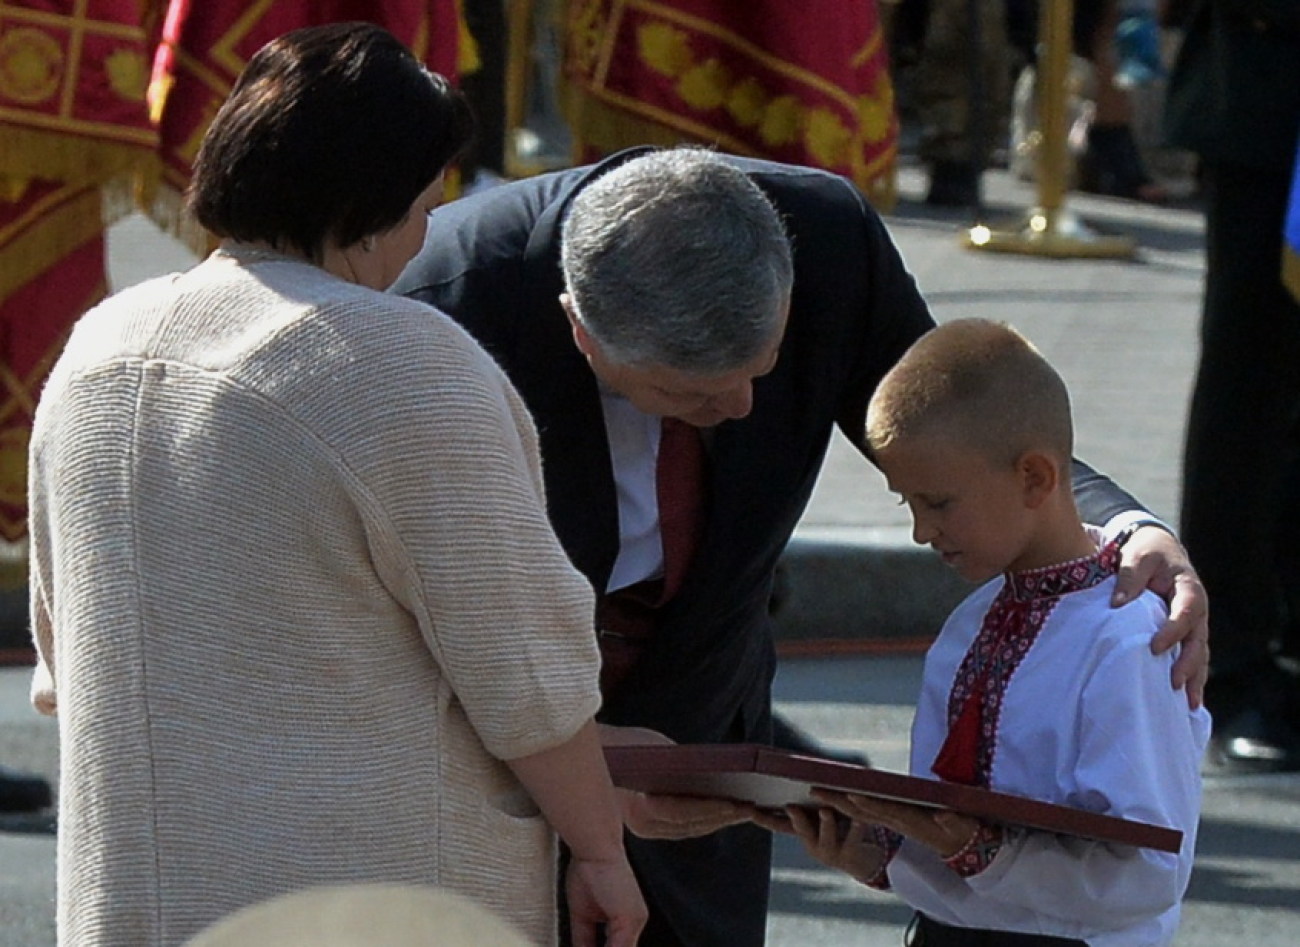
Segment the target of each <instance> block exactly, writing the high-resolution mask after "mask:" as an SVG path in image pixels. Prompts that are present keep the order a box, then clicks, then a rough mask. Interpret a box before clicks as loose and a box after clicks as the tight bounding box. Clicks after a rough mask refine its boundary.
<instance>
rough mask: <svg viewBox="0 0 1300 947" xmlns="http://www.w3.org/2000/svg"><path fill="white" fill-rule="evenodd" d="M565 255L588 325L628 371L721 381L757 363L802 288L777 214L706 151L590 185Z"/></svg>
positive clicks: (667, 154) (568, 230)
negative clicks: (656, 370)
mask: <svg viewBox="0 0 1300 947" xmlns="http://www.w3.org/2000/svg"><path fill="white" fill-rule="evenodd" d="M561 246H562V250H561V256H560V262H561V266H562V268H563V270H564V281H565V286H566V289H567V291H568V293H569V295H570V297H572V299H573V302H574V307H575V309H576V310H577V315H578V319H579V321H580V322H581V323H582V325H583V327H584V328H585V329H586V330H587V331H588V332H589V333H590V334H591V336H592V337H593V338H594V339H595V340H596V342H597V343H598V344H599V345H600V347H601V349H602V350H603V351H604V353H605V355H606V357H608V358H609V359H611V360H612V361H614V362H617V363H619V364H624V365H634V366H646V365H662V366H666V367H669V368H673V369H676V370H678V371H683V372H688V373H694V374H705V375H709V374H719V373H722V372H727V371H731V370H733V369H735V368H737V367H739V366H741V365H744V364H746V363H748V362H751V361H753V360H754V359H755V358H757V357H758V356H759V354H760V353H762V352H763V351H764V349H765V348H766V347H767V346H769V345H770V344H771V343H772V340H773V337H774V335H775V333H776V331H777V329H778V327H779V326H780V324H781V318H782V316H783V314H784V310H785V304H786V301H787V300H788V298H789V295H790V289H791V285H792V283H793V281H794V266H793V263H792V260H791V252H790V241H789V239H788V238H787V236H786V233H785V229H784V227H783V226H782V224H781V219H780V217H779V216H778V214H777V212H776V208H774V207H773V206H772V204H771V202H770V201H769V200H768V199H767V197H766V196H765V195H764V194H763V192H762V191H761V190H759V188H758V186H757V185H755V184H754V183H753V182H752V181H750V180H749V178H748V177H746V175H745V174H744V172H742V171H740V170H738V169H736V168H735V167H733V166H732V165H730V164H728V163H726V161H724V160H723V159H722V158H720V157H719V156H718V155H716V154H714V153H713V152H711V151H707V150H704V149H702V148H678V149H672V150H666V151H657V152H653V153H651V154H648V155H644V156H642V157H639V158H634V159H632V160H631V161H629V162H627V163H626V164H624V165H621V166H620V167H618V168H615V169H614V170H612V171H610V172H608V173H607V174H605V175H602V176H601V177H600V178H598V179H597V180H595V181H593V182H592V183H591V184H589V185H587V187H585V188H584V189H583V190H582V191H581V193H579V194H578V196H577V198H576V199H575V200H574V202H573V205H572V207H571V208H570V210H569V213H568V216H567V218H566V219H565V221H564V229H563V232H562V244H561Z"/></svg>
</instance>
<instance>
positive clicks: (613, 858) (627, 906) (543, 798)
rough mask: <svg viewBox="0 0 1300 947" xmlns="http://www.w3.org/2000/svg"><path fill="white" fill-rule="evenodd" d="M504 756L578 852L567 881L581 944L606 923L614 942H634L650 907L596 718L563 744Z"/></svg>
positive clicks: (614, 946) (588, 946)
mask: <svg viewBox="0 0 1300 947" xmlns="http://www.w3.org/2000/svg"><path fill="white" fill-rule="evenodd" d="M506 762H507V765H508V766H509V767H510V768H511V769H512V770H513V771H514V773H515V775H516V776H517V777H518V778H519V781H520V782H521V783H523V784H524V786H525V788H527V789H528V791H529V793H530V794H531V795H532V797H533V801H534V802H536V803H537V805H538V807H539V808H540V809H541V810H542V813H543V815H545V816H546V820H547V821H548V822H549V823H550V824H551V827H552V828H554V829H555V831H556V832H557V833H558V834H559V836H560V838H562V839H563V840H564V843H565V844H566V845H567V846H568V847H569V851H570V852H571V853H572V856H573V859H572V861H571V862H570V863H569V869H568V877H567V878H566V879H565V884H566V890H567V893H568V902H569V912H570V920H571V923H572V930H573V943H574V945H575V947H595V945H596V943H597V930H598V928H599V927H600V926H601V925H604V930H605V940H604V943H605V944H606V945H608V947H633V945H634V944H635V943H636V940H637V936H638V935H639V934H640V933H641V928H642V927H643V926H644V925H645V921H646V916H647V911H646V906H645V902H644V901H643V900H642V898H641V892H640V889H639V888H638V887H637V883H636V879H635V878H634V877H633V875H632V869H631V867H630V866H629V865H628V862H627V855H626V853H625V852H624V850H623V820H622V817H621V815H620V813H619V808H618V804H617V801H616V799H615V795H614V786H613V784H612V783H610V780H609V771H608V770H607V769H606V767H605V758H604V756H603V754H602V752H601V747H600V736H599V732H598V730H597V727H596V723H595V722H594V721H591V720H589V721H587V723H585V724H583V726H582V728H581V729H580V730H578V732H577V733H576V734H574V735H573V736H572V737H571V738H570V739H569V740H567V741H566V742H564V743H561V744H560V745H559V746H556V747H552V748H551V749H549V750H543V751H541V752H540V753H533V754H531V755H529V756H524V757H521V758H519V759H515V760H507V761H506Z"/></svg>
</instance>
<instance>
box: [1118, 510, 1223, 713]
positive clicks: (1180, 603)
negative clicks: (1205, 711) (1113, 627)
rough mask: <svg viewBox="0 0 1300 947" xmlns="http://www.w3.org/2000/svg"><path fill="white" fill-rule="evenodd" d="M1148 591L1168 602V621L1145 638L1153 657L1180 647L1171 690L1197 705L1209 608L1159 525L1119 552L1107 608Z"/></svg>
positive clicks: (1181, 553) (1186, 562)
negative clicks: (1181, 692)
mask: <svg viewBox="0 0 1300 947" xmlns="http://www.w3.org/2000/svg"><path fill="white" fill-rule="evenodd" d="M1143 589H1150V590H1151V591H1152V592H1155V593H1156V594H1157V595H1159V596H1160V597H1161V598H1163V599H1164V600H1165V601H1166V602H1168V603H1169V620H1168V621H1166V622H1165V624H1164V626H1163V627H1162V628H1161V629H1160V631H1158V632H1157V633H1156V636H1155V637H1154V638H1152V639H1151V650H1152V651H1154V652H1155V653H1156V654H1161V653H1163V652H1165V651H1168V650H1169V649H1170V648H1172V647H1173V646H1174V645H1176V644H1181V645H1182V650H1181V651H1180V653H1179V655H1178V660H1177V661H1175V662H1174V670H1173V686H1174V687H1184V686H1185V687H1186V688H1187V703H1188V705H1189V706H1191V707H1192V709H1195V708H1197V707H1199V706H1201V701H1202V699H1203V698H1204V696H1205V681H1206V678H1208V677H1209V674H1210V624H1209V615H1210V604H1209V598H1208V596H1207V595H1206V594H1205V586H1203V585H1202V584H1201V580H1200V578H1199V577H1198V576H1197V575H1196V570H1195V569H1194V568H1192V563H1191V560H1190V559H1189V558H1188V556H1187V550H1186V549H1184V548H1183V546H1182V544H1181V543H1179V542H1178V540H1177V539H1175V538H1174V537H1173V535H1172V534H1170V533H1169V532H1168V531H1166V530H1163V529H1161V528H1160V527H1159V526H1143V527H1141V528H1140V529H1138V530H1137V531H1136V532H1134V533H1133V535H1132V536H1131V537H1130V538H1129V540H1128V542H1126V543H1124V548H1123V549H1121V550H1120V568H1119V577H1118V581H1117V582H1116V584H1115V595H1114V597H1113V598H1112V599H1111V604H1112V605H1123V604H1124V603H1125V602H1128V601H1131V600H1132V599H1135V598H1137V596H1138V595H1139V594H1141V592H1142V590H1143Z"/></svg>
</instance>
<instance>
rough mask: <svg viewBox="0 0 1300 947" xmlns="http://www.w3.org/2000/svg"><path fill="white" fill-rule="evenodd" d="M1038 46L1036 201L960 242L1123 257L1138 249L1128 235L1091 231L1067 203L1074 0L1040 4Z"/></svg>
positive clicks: (977, 247) (1005, 249)
mask: <svg viewBox="0 0 1300 947" xmlns="http://www.w3.org/2000/svg"><path fill="white" fill-rule="evenodd" d="M1039 10H1040V12H1039V29H1038V38H1039V48H1040V51H1041V52H1040V55H1039V61H1038V65H1037V84H1036V89H1035V95H1034V98H1035V101H1036V104H1037V107H1038V124H1039V131H1040V134H1041V135H1042V140H1041V142H1040V144H1039V148H1038V168H1037V172H1038V173H1037V184H1038V204H1037V205H1036V206H1034V207H1031V208H1030V209H1029V210H1028V211H1026V212H1025V213H1024V215H1023V216H1022V217H1020V218H1019V219H1018V220H1016V221H1014V222H1013V223H1012V224H1011V225H1009V226H1002V227H989V226H986V225H984V224H982V223H980V224H976V225H975V226H974V227H971V228H970V230H969V231H967V233H966V234H965V236H964V238H963V242H964V243H965V245H966V246H968V247H970V248H971V249H975V250H993V251H999V252H1003V253H1027V254H1034V255H1037V256H1049V257H1060V258H1065V257H1092V258H1097V257H1103V258H1106V257H1114V258H1127V257H1131V256H1133V254H1134V252H1135V250H1136V243H1135V241H1134V240H1133V239H1132V238H1131V237H1128V236H1121V235H1102V234H1098V233H1096V232H1094V231H1093V230H1092V229H1091V228H1089V227H1088V225H1087V224H1085V223H1084V222H1083V221H1082V220H1080V219H1079V218H1078V216H1076V215H1075V214H1074V212H1073V211H1071V210H1069V209H1068V208H1067V207H1066V203H1065V195H1066V191H1067V187H1066V182H1067V180H1068V178H1069V176H1070V154H1069V145H1068V142H1067V141H1066V129H1067V115H1066V83H1067V81H1068V76H1069V69H1070V52H1071V45H1072V44H1071V42H1070V36H1071V33H1072V31H1073V20H1074V2H1073V0H1042V2H1041V3H1040V4H1039Z"/></svg>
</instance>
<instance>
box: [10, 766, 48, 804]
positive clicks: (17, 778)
mask: <svg viewBox="0 0 1300 947" xmlns="http://www.w3.org/2000/svg"><path fill="white" fill-rule="evenodd" d="M51 801H53V793H52V792H51V791H50V784H49V783H48V782H46V781H45V780H44V779H43V778H42V777H40V776H37V775H35V774H33V773H20V772H18V771H16V770H12V769H9V768H8V767H5V766H0V812H36V811H37V810H39V809H44V808H45V807H47V806H48V805H49V804H50V803H51Z"/></svg>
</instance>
